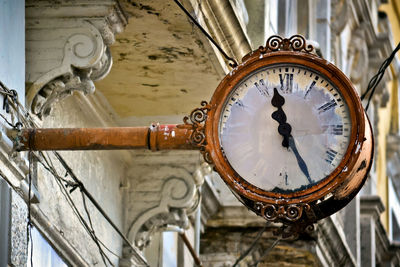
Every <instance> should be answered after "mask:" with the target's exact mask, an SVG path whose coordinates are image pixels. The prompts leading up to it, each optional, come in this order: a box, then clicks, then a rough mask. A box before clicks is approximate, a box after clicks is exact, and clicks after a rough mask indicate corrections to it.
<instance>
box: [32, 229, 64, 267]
mask: <svg viewBox="0 0 400 267" xmlns="http://www.w3.org/2000/svg"><path fill="white" fill-rule="evenodd" d="M32 241H33V246H31V243H30V244H29V250H28V267H32V266H31V255H32V263H33V266H40V267H67V266H68V265H67V264H66V263H65V262H64V261H63V260H62V259H61V257H60V256H58V254H57V253H56V251H55V250H54V249H53V248H52V247H51V246H50V244H49V243H48V242H47V240H46V239H44V238H43V236H42V235H41V234H40V233H39V231H38V230H37V229H36V228H35V227H32V240H30V242H32ZM31 247H33V250H31ZM32 252H33V254H32Z"/></svg>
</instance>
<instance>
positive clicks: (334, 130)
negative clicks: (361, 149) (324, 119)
mask: <svg viewBox="0 0 400 267" xmlns="http://www.w3.org/2000/svg"><path fill="white" fill-rule="evenodd" d="M322 129H323V130H324V132H325V131H327V130H328V133H329V134H332V135H343V125H342V124H336V125H332V124H331V125H324V126H322Z"/></svg>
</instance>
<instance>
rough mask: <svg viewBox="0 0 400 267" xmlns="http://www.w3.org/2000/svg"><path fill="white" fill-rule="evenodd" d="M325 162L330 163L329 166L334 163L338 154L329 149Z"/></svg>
mask: <svg viewBox="0 0 400 267" xmlns="http://www.w3.org/2000/svg"><path fill="white" fill-rule="evenodd" d="M325 153H326V154H325V161H326V162H328V163H329V164H331V163H332V161H333V160H334V159H335V157H336V154H337V152H336V151H335V150H333V149H331V148H329V149H328V150H327V151H326V152H325Z"/></svg>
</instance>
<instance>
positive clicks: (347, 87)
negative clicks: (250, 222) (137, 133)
mask: <svg viewBox="0 0 400 267" xmlns="http://www.w3.org/2000/svg"><path fill="white" fill-rule="evenodd" d="M312 51H313V47H312V46H311V45H306V42H305V40H304V38H303V37H302V36H299V35H295V36H292V37H291V38H290V39H284V38H281V37H279V36H272V37H270V38H269V39H268V41H267V45H266V47H260V48H259V49H258V50H256V51H253V52H251V53H250V54H248V55H246V56H245V57H244V58H243V63H242V64H240V65H239V66H238V67H236V68H235V69H233V70H232V71H231V73H229V74H228V75H226V76H225V78H224V79H223V80H222V81H221V83H220V84H219V86H218V87H217V89H216V90H215V92H214V94H213V96H212V98H211V101H210V103H209V104H206V103H203V104H202V105H203V108H201V109H198V110H197V113H199V112H200V113H203V115H202V116H199V117H203V120H205V126H204V129H202V130H204V132H203V131H202V132H203V137H204V138H201V140H202V141H201V142H200V143H201V144H199V146H201V150H202V151H203V154H204V156H205V159H206V161H208V162H211V163H212V164H214V169H215V170H216V171H217V172H218V173H219V174H220V176H221V178H222V179H223V180H224V181H225V183H226V184H227V185H228V186H229V187H230V189H231V190H232V191H233V193H234V194H235V195H236V196H237V197H238V199H239V200H240V201H241V202H243V203H244V204H245V205H246V206H247V207H248V208H250V209H251V210H253V211H254V212H256V213H257V214H258V215H261V216H262V217H264V218H265V219H267V220H270V221H283V222H296V221H299V220H300V219H302V221H303V222H307V223H305V225H308V224H310V223H312V222H315V221H317V220H319V219H321V218H323V217H326V216H329V215H331V214H332V213H334V212H336V211H337V210H339V209H341V208H342V207H343V206H344V205H346V204H347V203H348V202H349V201H350V200H351V199H352V198H353V197H354V196H355V194H356V193H357V192H358V191H359V189H360V188H361V186H362V185H363V184H364V182H365V180H366V177H367V174H368V172H369V169H370V167H371V163H372V154H373V151H372V150H373V137H372V132H371V128H370V123H369V121H368V118H367V117H366V115H365V113H364V109H363V107H362V105H361V101H360V98H359V96H358V94H357V92H356V90H355V89H354V87H353V85H352V83H351V81H350V80H349V79H348V78H347V77H346V76H345V74H343V73H342V72H341V71H340V70H339V69H338V68H337V67H336V66H335V65H333V64H331V63H329V62H327V61H326V60H324V59H323V58H321V57H319V56H317V55H314V54H312V53H311V52H312ZM285 63H288V64H296V65H300V66H304V67H306V68H308V69H312V70H315V71H317V72H319V73H321V74H322V75H323V76H325V77H326V78H327V79H329V80H330V82H331V83H332V84H334V85H335V86H336V88H337V89H338V91H339V92H340V93H341V95H342V97H343V100H344V101H345V102H346V103H347V105H348V108H349V114H350V119H351V123H352V126H351V132H350V141H349V146H348V148H347V151H346V153H345V155H344V157H343V159H342V161H341V162H340V164H339V165H338V167H337V168H336V169H335V170H334V171H333V172H331V174H330V175H329V176H327V177H326V178H324V179H323V180H321V181H319V182H318V183H317V184H315V185H313V186H312V187H310V188H307V189H304V190H301V191H296V192H291V193H275V192H269V191H265V190H263V189H261V188H259V187H257V186H255V185H252V184H251V183H249V182H247V181H246V180H245V179H244V178H242V177H241V176H240V175H239V174H238V173H237V172H236V171H235V170H234V169H233V168H232V167H231V165H230V164H229V161H228V160H227V158H226V157H225V156H224V153H223V151H222V149H221V143H220V133H219V130H220V129H219V123H220V117H221V114H222V111H223V107H224V105H225V103H226V101H227V98H228V97H229V96H230V93H231V91H232V90H234V89H235V86H236V85H238V84H239V83H240V82H241V81H242V80H243V79H244V78H245V77H247V76H248V75H250V74H251V73H253V72H255V71H257V70H259V69H261V68H264V67H267V66H271V65H275V64H285ZM192 115H193V113H192ZM191 117H193V116H191ZM202 127H203V126H202ZM328 200H329V202H326V201H328ZM343 200H344V202H345V203H339V202H340V201H342V202H343ZM335 201H336V202H337V203H335ZM327 203H330V204H331V205H333V207H328V208H326V206H327ZM322 207H324V208H323V209H321V208H322Z"/></svg>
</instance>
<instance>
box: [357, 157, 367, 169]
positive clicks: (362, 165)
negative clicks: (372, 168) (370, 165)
mask: <svg viewBox="0 0 400 267" xmlns="http://www.w3.org/2000/svg"><path fill="white" fill-rule="evenodd" d="M365 167H367V163H366V160H365V159H364V160H363V161H362V162H361V164H360V166H359V167H358V169H357V172H359V171H361V170H363V169H365Z"/></svg>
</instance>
